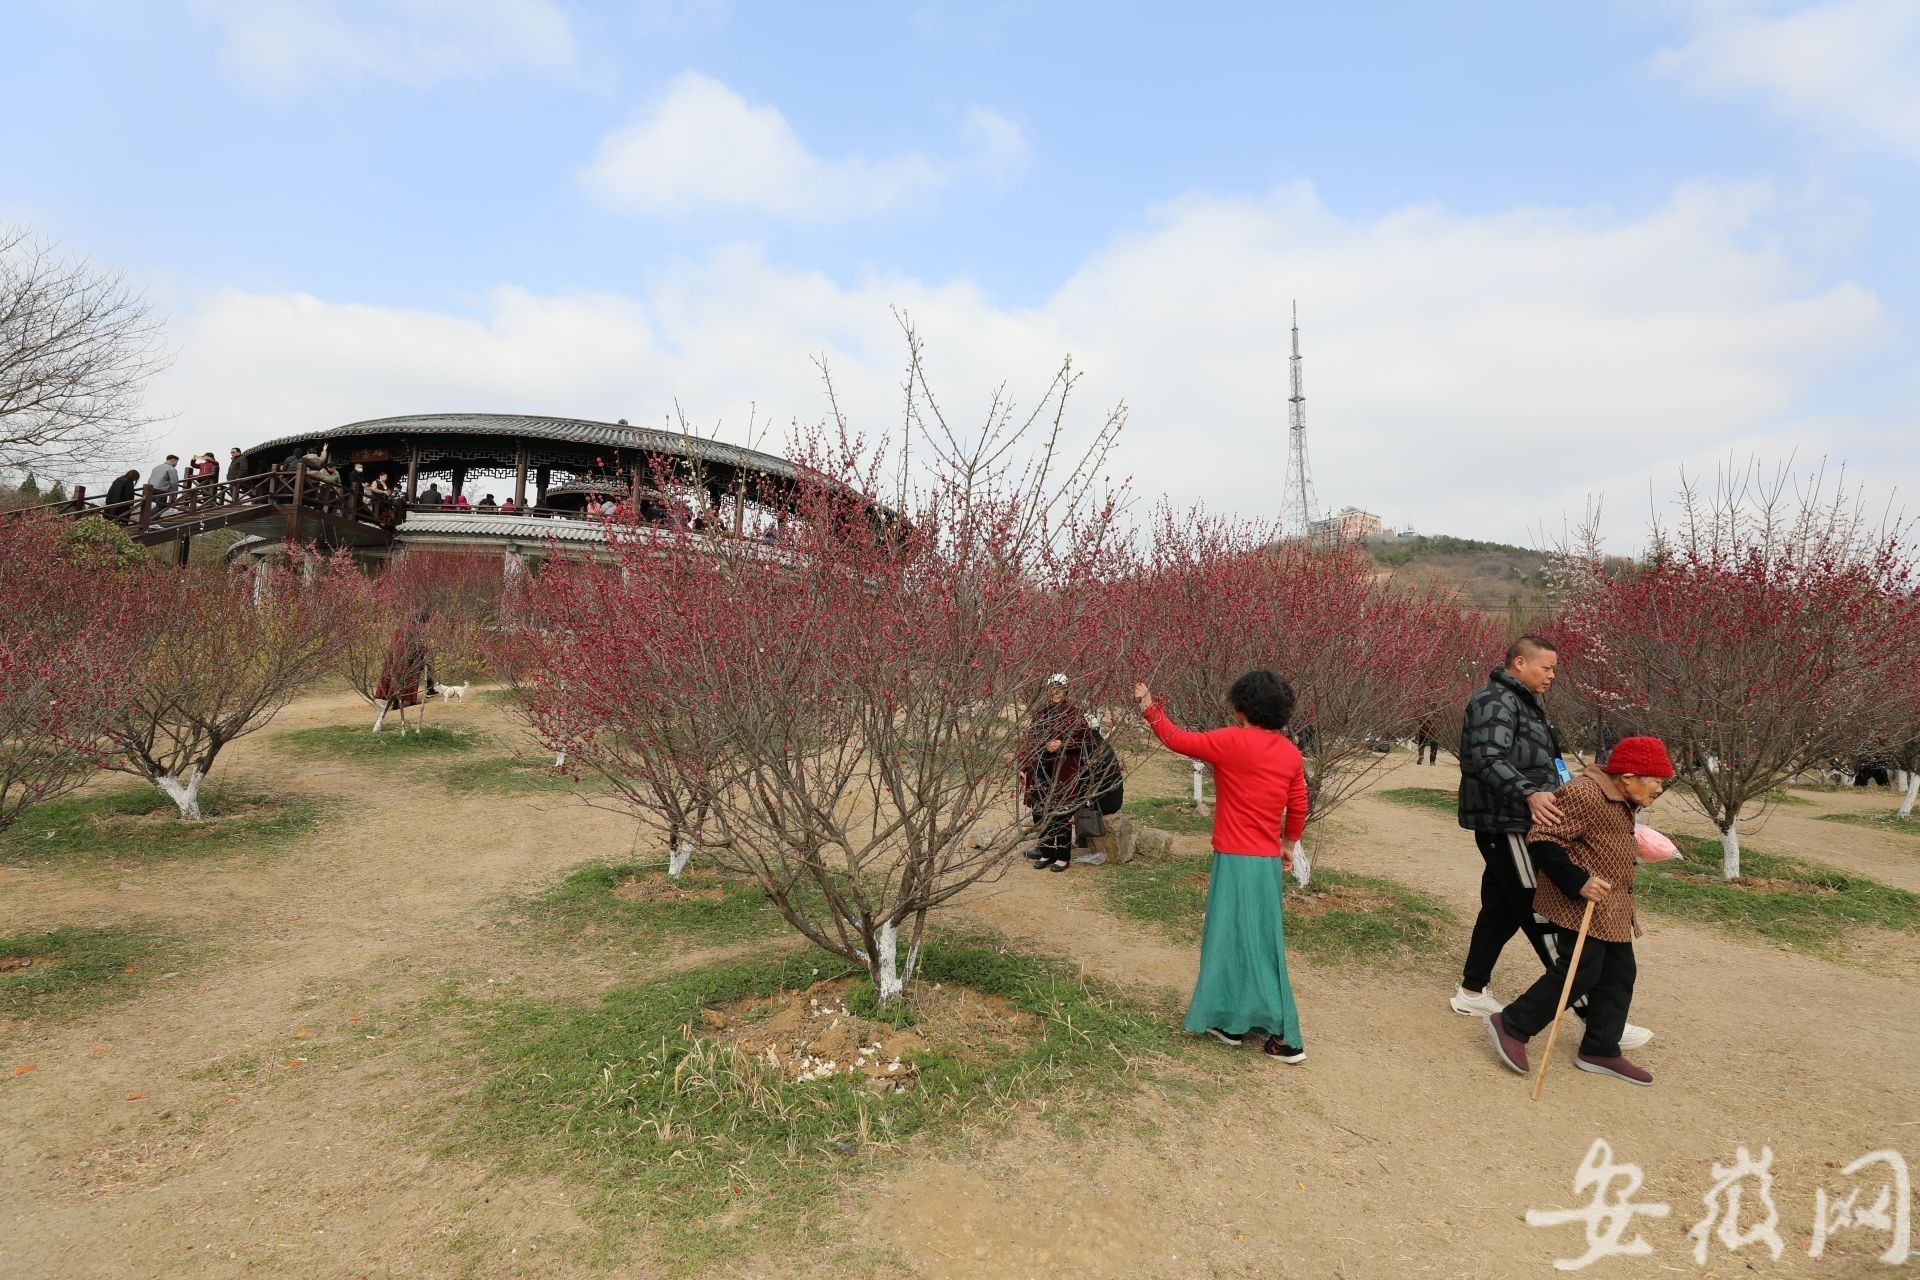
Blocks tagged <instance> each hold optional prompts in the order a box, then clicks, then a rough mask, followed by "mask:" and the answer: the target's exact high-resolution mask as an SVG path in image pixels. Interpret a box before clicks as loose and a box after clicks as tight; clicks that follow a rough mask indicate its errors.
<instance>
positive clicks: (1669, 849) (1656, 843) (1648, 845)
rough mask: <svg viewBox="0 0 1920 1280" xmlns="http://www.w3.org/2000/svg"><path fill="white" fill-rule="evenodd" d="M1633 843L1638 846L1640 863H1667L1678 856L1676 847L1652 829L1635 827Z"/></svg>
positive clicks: (1678, 851)
mask: <svg viewBox="0 0 1920 1280" xmlns="http://www.w3.org/2000/svg"><path fill="white" fill-rule="evenodd" d="M1633 842H1634V843H1635V844H1637V845H1639V846H1640V848H1639V857H1640V861H1642V862H1669V861H1671V860H1673V859H1674V858H1678V857H1679V856H1680V850H1679V848H1678V846H1676V845H1675V844H1674V843H1673V841H1671V840H1669V839H1667V838H1666V837H1665V836H1663V835H1661V834H1660V833H1659V832H1658V831H1655V830H1654V829H1653V828H1652V827H1635V828H1634V829H1633Z"/></svg>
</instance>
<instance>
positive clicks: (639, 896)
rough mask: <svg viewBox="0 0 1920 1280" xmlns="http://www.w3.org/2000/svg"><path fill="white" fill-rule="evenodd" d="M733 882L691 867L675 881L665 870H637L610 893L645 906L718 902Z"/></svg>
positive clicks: (611, 889)
mask: <svg viewBox="0 0 1920 1280" xmlns="http://www.w3.org/2000/svg"><path fill="white" fill-rule="evenodd" d="M733 883H734V882H733V881H728V880H723V879H722V878H720V877H719V876H717V875H715V874H714V873H713V872H711V871H700V870H697V869H695V868H691V867H690V868H688V869H687V870H686V871H683V872H682V873H681V874H680V878H679V879H678V880H675V879H674V878H673V877H672V876H670V875H668V874H667V873H666V872H664V871H638V872H634V873H631V874H628V875H623V876H621V877H620V878H619V879H618V880H616V881H614V883H613V885H612V886H611V887H609V888H608V890H607V892H608V893H609V894H611V895H612V896H613V897H616V898H618V899H620V901H622V902H638V903H644V904H649V905H651V904H658V903H672V902H717V901H719V900H720V899H721V898H724V897H726V896H727V890H728V889H729V888H731V887H732V885H733Z"/></svg>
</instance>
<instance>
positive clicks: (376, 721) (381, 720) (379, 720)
mask: <svg viewBox="0 0 1920 1280" xmlns="http://www.w3.org/2000/svg"><path fill="white" fill-rule="evenodd" d="M373 705H374V706H376V707H378V708H380V714H378V715H376V716H375V717H374V718H373V731H374V732H375V733H378V732H380V726H381V725H383V724H385V723H386V722H387V703H386V701H385V700H384V699H375V700H374V704H373Z"/></svg>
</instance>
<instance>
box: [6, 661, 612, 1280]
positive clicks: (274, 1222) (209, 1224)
mask: <svg viewBox="0 0 1920 1280" xmlns="http://www.w3.org/2000/svg"><path fill="white" fill-rule="evenodd" d="M435 710H436V712H438V711H439V709H438V708H436V709H435ZM360 715H361V712H360V711H359V710H357V709H356V708H355V707H354V705H353V702H352V700H351V699H350V698H348V697H345V696H338V697H329V698H324V699H318V700H308V701H305V702H302V703H300V704H298V705H296V706H294V707H292V708H289V710H288V711H287V712H286V713H285V714H284V716H283V717H282V718H281V719H280V720H278V721H276V723H275V725H274V729H275V731H276V732H278V731H284V730H287V729H293V728H300V727H305V726H307V725H313V724H339V723H353V722H355V721H357V720H358V719H359V717H360ZM436 719H440V720H442V721H443V722H457V723H464V724H469V725H479V726H484V727H486V728H488V729H490V730H494V731H500V732H504V731H506V725H505V724H504V722H503V719H502V717H501V716H500V715H499V713H498V712H497V711H494V710H491V709H489V708H488V707H486V706H485V705H484V704H470V705H468V706H466V707H454V708H452V709H450V710H449V711H448V712H447V713H445V714H444V715H436ZM233 756H234V758H233V760H232V761H231V762H230V763H229V764H228V766H227V769H228V771H229V773H230V776H231V777H233V778H235V779H248V778H264V777H266V776H268V775H270V776H271V779H272V785H274V786H276V787H287V786H289V785H291V786H295V787H299V788H300V789H303V790H310V791H312V792H314V793H315V794H317V795H320V796H322V797H324V798H325V799H324V803H325V805H326V807H327V808H328V809H329V810H330V812H329V813H328V815H327V816H326V818H325V819H324V820H323V821H322V823H321V824H320V827H319V830H318V832H317V834H315V835H314V836H313V837H312V838H311V839H309V840H306V841H303V842H302V843H301V844H299V845H298V846H297V847H295V848H293V849H291V850H289V851H287V852H286V853H283V854H280V855H278V856H274V857H270V858H266V859H260V860H252V859H248V860H240V861H229V862H220V863H211V864H202V865H193V866H187V865H181V866H156V867H153V868H150V869H147V870H144V871H141V872H139V873H136V874H134V875H133V876H131V877H129V876H127V875H124V874H117V873H116V874H108V875H100V874H75V873H73V872H63V871H58V870H44V871H43V870H35V871H30V872H25V873H22V872H14V873H12V874H11V875H9V876H8V877H7V878H6V879H5V880H0V886H3V887H4V900H3V901H0V929H4V930H6V931H13V930H16V929H30V928H34V927H46V926H49V925H52V924H55V923H83V924H92V923H106V922H111V921H115V920H119V919H122V918H125V917H127V916H129V915H140V916H146V917H150V918H153V919H156V920H160V921H165V922H168V923H171V924H173V925H175V926H176V927H180V928H182V929H184V930H186V931H189V932H202V933H205V934H207V935H210V937H211V939H212V940H213V941H214V942H215V945H216V946H217V948H218V952H217V954H216V955H214V956H213V957H212V958H211V959H210V960H208V962H207V963H205V964H204V965H202V966H198V967H196V968H194V969H193V970H192V971H190V972H189V973H188V974H187V975H186V976H185V977H183V978H181V979H177V980H173V981H167V982H159V983H156V984H155V986H154V988H153V989H152V990H151V991H149V992H148V993H146V994H144V995H143V996H141V997H140V998H139V999H138V1000H136V1001H135V1002H133V1003H132V1004H131V1005H129V1006H123V1007H121V1008H119V1009H116V1010H112V1011H109V1012H107V1013H104V1014H101V1015H99V1016H97V1017H90V1018H87V1019H85V1020H83V1021H81V1022H79V1023H77V1024H73V1025H69V1026H65V1027H59V1028H53V1029H50V1030H48V1031H46V1032H44V1033H39V1034H35V1035H33V1036H32V1037H31V1039H30V1040H28V1041H27V1042H25V1043H20V1044H11V1045H9V1046H8V1049H7V1052H9V1053H11V1054H14V1055H25V1057H24V1059H23V1060H26V1061H33V1062H36V1063H38V1067H37V1069H36V1070H35V1071H34V1072H32V1073H31V1074H30V1075H27V1076H25V1077H22V1078H21V1079H20V1080H18V1081H17V1082H13V1083H12V1087H10V1088H8V1089H7V1092H6V1094H5V1098H4V1105H5V1109H6V1113H7V1121H8V1123H7V1124H6V1126H5V1127H4V1131H0V1206H4V1207H0V1240H4V1241H5V1243H4V1244H0V1274H7V1275H20V1276H35V1277H48V1278H52V1277H69V1276H70V1277H76V1278H78V1277H87V1278H88V1280H101V1278H107V1277H122V1276H124V1277H147V1276H155V1275H168V1274H179V1275H185V1274H193V1275H205V1276H229V1275H235V1276H237V1275H253V1274H261V1273H269V1274H293V1275H315V1276H321V1275H325V1276H334V1275H389V1274H393V1275H441V1274H459V1273H460V1272H461V1271H462V1270H464V1269H465V1268H466V1267H467V1265H468V1260H471V1259H474V1258H484V1259H486V1261H485V1264H484V1265H483V1266H480V1267H479V1269H478V1270H477V1272H475V1273H476V1274H484V1275H520V1274H524V1275H541V1274H557V1272H552V1271H550V1269H549V1268H548V1267H547V1266H546V1265H544V1264H543V1263H542V1261H541V1260H540V1257H539V1252H540V1249H541V1248H542V1247H543V1246H544V1247H546V1248H547V1250H548V1252H549V1253H551V1252H552V1242H553V1240H554V1239H555V1238H556V1237H558V1236H562V1235H565V1234H566V1233H568V1232H572V1231H575V1230H578V1229H579V1225H580V1224H579V1220H578V1218H577V1217H576V1215H575V1214H574V1212H573V1209H572V1207H571V1206H572V1203H573V1199H574V1196H575V1195H576V1194H577V1191H576V1190H573V1189H567V1188H561V1187H558V1186H555V1185H548V1184H545V1183H532V1184H529V1183H525V1182H521V1181H518V1180H514V1179H507V1178H502V1177H499V1176H497V1175H496V1174H494V1173H493V1172H491V1171H489V1170H487V1169H484V1168H479V1167H473V1166H470V1165H467V1164H464V1163H462V1162H460V1161H454V1160H447V1159H443V1158H439V1157H435V1156H432V1155H429V1154H427V1153H426V1151H424V1150H423V1148H422V1145H421V1142H420V1140H419V1135H418V1134H417V1133H416V1132H414V1131H413V1129H412V1125H411V1123H410V1117H411V1113H412V1112H414V1111H415V1110H416V1109H417V1108H418V1107H420V1106H423V1105H425V1104H426V1103H428V1102H429V1101H430V1100H431V1099H432V1098H433V1097H434V1095H435V1094H436V1092H437V1091H438V1089H439V1087H440V1086H439V1083H438V1082H436V1081H435V1080H433V1079H432V1078H430V1077H428V1076H426V1075H425V1074H424V1073H423V1070H422V1066H421V1057H422V1055H420V1054H418V1053H416V1052H413V1051H411V1048H410V1046H411V1045H412V1043H413V1042H414V1041H417V1040H418V1039H419V1038H421V1037H422V1036H427V1037H432V1036H436V1035H439V1034H442V1033H443V1031H444V1030H445V1029H444V1028H439V1027H436V1026H433V1025H431V1024H425V1025H421V1024H414V1025H409V1024H407V1023H401V1022H395V1021H394V1016H395V1014H396V1013H398V1014H399V1015H400V1016H402V1017H406V1016H410V1014H411V1011H412V1010H413V1009H414V1008H415V1007H416V1006H417V1005H418V1004H419V1002H420V1001H421V1000H422V999H423V998H425V997H427V996H429V995H430V994H432V993H433V992H434V991H435V990H436V988H437V987H438V986H439V985H440V984H441V983H443V982H447V981H454V980H462V979H465V980H470V981H477V982H480V983H482V984H484V983H487V982H494V983H500V984H514V983H518V984H521V985H523V986H526V985H530V984H531V983H533V982H539V983H540V984H542V985H543V986H550V985H551V984H552V983H554V982H555V981H557V980H559V979H561V978H565V979H566V980H567V981H569V982H572V983H575V984H581V983H584V984H587V985H591V984H593V983H594V982H596V981H611V980H612V975H611V974H610V973H607V972H601V971H600V970H602V969H603V966H602V965H601V964H600V962H599V960H598V959H597V958H596V957H594V956H591V955H589V956H584V957H541V956H537V955H528V954H527V952H526V949H525V948H524V947H522V946H520V945H518V940H516V939H514V938H511V937H506V936H502V935H501V933H500V930H499V926H498V924H497V912H496V908H495V903H496V901H497V899H498V897H499V895H501V894H503V893H507V892H514V891H519V892H524V891H528V890H533V889H537V888H541V887H544V886H546V885H548V884H550V883H552V881H553V880H554V878H556V877H557V876H558V874H560V873H561V872H562V871H563V870H564V869H566V868H568V867H570V866H573V865H575V864H577V863H579V862H581V861H583V860H585V859H586V858H589V857H593V856H621V855H624V854H625V853H626V851H627V850H628V848H629V846H630V844H631V842H632V838H633V836H632V830H631V826H630V824H628V823H625V822H623V821H622V820H620V819H619V818H617V817H615V816H612V815H608V814H605V813H601V812H599V811H596V810H592V809H587V808H585V807H582V806H578V805H567V806H564V807H563V806H561V805H559V804H553V803H531V802H528V801H526V800H511V801H501V800H498V799H494V798H484V797H483V798H478V799H473V800H467V799H460V800H454V799H452V798H450V797H449V796H448V794H447V793H446V791H445V790H444V789H443V788H442V787H441V786H440V785H439V784H438V783H436V782H432V781H409V780H405V779H398V780H396V779H395V778H393V777H390V776H379V775H372V774H370V773H369V771H367V770H364V769H359V768H356V767H353V766H348V765H321V766H308V765H301V766H299V768H298V771H290V770H289V769H288V762H287V760H286V759H285V758H284V757H280V756H277V755H275V754H274V753H273V748H272V747H271V745H270V743H269V742H268V741H267V740H266V739H265V738H263V737H256V738H254V739H250V740H247V741H246V742H244V743H243V744H242V745H241V747H239V748H237V749H236V750H235V751H234V753H233ZM556 836H563V838H556ZM122 884H130V885H131V886H132V887H131V888H129V889H123V888H121V887H120V886H121V885H122ZM96 1047H97V1048H98V1049H99V1050H100V1051H99V1052H94V1051H93V1050H94V1049H95V1048H96ZM135 1094H138V1095H141V1096H140V1097H138V1098H137V1099H132V1095H135ZM130 1099H132V1100H130ZM515 1250H518V1252H517V1253H516V1252H514V1251H515Z"/></svg>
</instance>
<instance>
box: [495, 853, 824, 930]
mask: <svg viewBox="0 0 1920 1280" xmlns="http://www.w3.org/2000/svg"><path fill="white" fill-rule="evenodd" d="M664 875H665V871H664V867H663V864H662V863H661V862H655V863H649V864H645V865H642V864H640V863H634V862H622V863H601V862H596V863H590V864H588V865H587V866H584V867H580V868H578V869H576V870H574V871H572V872H570V873H569V874H568V875H567V877H566V879H565V880H562V881H561V882H560V884H559V885H558V886H556V887H555V888H553V889H550V890H548V891H547V892H546V893H544V894H542V895H541V896H540V897H538V898H536V899H534V901H533V903H532V904H531V908H532V910H533V912H534V913H535V915H536V917H538V918H540V919H542V920H544V921H545V922H547V923H548V924H550V925H553V926H555V927H557V928H559V929H561V930H563V931H565V932H569V933H572V932H577V931H579V930H581V929H584V928H586V927H587V926H589V925H592V926H594V928H595V930H596V931H600V930H607V931H613V932H616V933H617V934H618V936H619V937H621V939H622V940H624V941H627V942H630V943H633V944H635V945H638V944H641V943H648V942H656V941H658V940H660V939H662V938H665V937H668V936H670V935H671V936H674V937H676V938H684V939H686V940H688V941H692V942H698V943H700V944H702V945H709V946H711V945H721V944H725V943H729V942H747V941H752V940H754V939H757V938H768V937H784V936H791V935H790V933H789V931H788V928H787V923H786V921H784V920H783V919H781V918H780V913H779V912H777V911H775V910H774V909H773V905H772V904H771V903H770V902H768V901H767V897H766V895H765V894H763V893H761V892H760V888H759V886H758V885H756V884H754V883H753V882H751V881H748V880H735V879H722V878H719V877H716V876H713V875H711V874H710V873H708V872H706V871H704V870H702V869H700V868H698V867H690V868H688V870H687V873H686V886H687V888H686V892H685V894H684V896H681V897H679V898H678V900H675V899H674V898H673V897H672V896H671V895H670V894H669V895H668V900H665V901H651V902H638V901H628V900H625V899H623V898H620V897H617V896H615V890H616V889H618V888H619V887H620V885H621V884H622V882H625V881H632V880H633V879H634V878H635V877H648V878H650V879H652V880H653V881H654V882H655V883H658V882H659V881H660V880H661V879H662V878H664Z"/></svg>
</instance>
